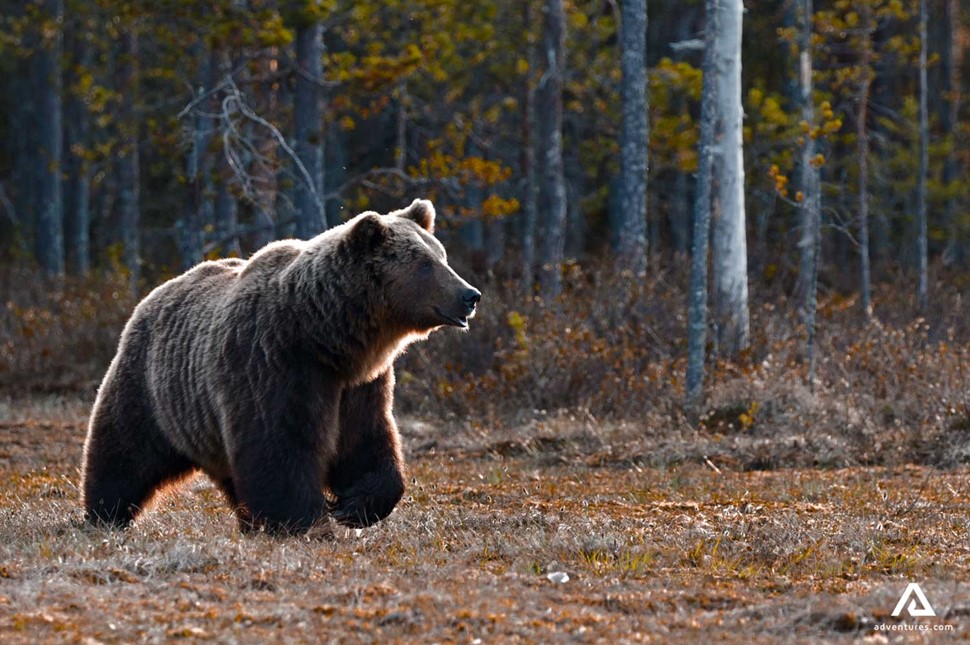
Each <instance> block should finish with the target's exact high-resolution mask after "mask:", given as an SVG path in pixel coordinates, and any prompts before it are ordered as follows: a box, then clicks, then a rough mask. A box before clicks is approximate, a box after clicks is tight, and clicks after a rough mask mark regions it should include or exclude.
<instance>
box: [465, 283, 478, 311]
mask: <svg viewBox="0 0 970 645" xmlns="http://www.w3.org/2000/svg"><path fill="white" fill-rule="evenodd" d="M481 299H482V292H481V291H479V290H478V289H475V288H474V287H472V288H469V289H468V291H466V292H465V295H464V296H462V300H463V301H464V303H465V307H467V308H468V311H469V312H472V311H475V305H477V304H478V302H479V301H480V300H481Z"/></svg>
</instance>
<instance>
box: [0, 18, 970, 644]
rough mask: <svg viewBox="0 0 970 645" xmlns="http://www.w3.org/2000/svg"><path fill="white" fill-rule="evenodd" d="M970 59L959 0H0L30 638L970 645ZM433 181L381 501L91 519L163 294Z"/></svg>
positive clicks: (20, 524) (198, 501) (187, 490)
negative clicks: (932, 642)
mask: <svg viewBox="0 0 970 645" xmlns="http://www.w3.org/2000/svg"><path fill="white" fill-rule="evenodd" d="M968 82H970V7H968V5H967V3H966V2H965V1H964V0H649V1H647V0H522V1H520V2H502V1H498V0H483V1H481V2H461V1H458V0H410V1H409V2H402V1H400V0H387V1H385V2H372V1H369V0H365V1H357V2H347V1H345V0H213V1H207V2H202V1H201V0H155V1H154V2H147V1H145V0H128V1H124V2H111V1H109V0H0V87H2V88H3V91H2V92H0V635H2V637H3V639H4V640H5V641H6V640H8V639H9V640H10V641H11V642H37V640H38V639H40V640H47V641H56V642H61V641H63V642H72V641H74V640H78V639H80V638H82V637H91V638H93V639H95V640H96V641H97V640H104V641H107V640H121V641H132V640H162V639H169V638H174V637H178V638H186V639H189V640H205V639H210V638H214V639H217V640H246V641H253V640H256V641H258V640H266V639H270V640H284V641H290V640H291V641H303V640H318V639H324V638H325V639H340V638H352V639H357V640H387V639H390V640H414V639H427V640H435V641H442V640H445V641H458V640H461V641H464V640H469V641H471V640H474V639H476V638H491V639H493V640H494V639H497V640H509V639H513V638H516V639H520V640H525V641H545V640H550V639H557V638H570V637H571V638H575V639H578V640H583V641H585V640H597V639H605V638H615V639H618V640H621V641H624V640H631V641H638V640H649V639H650V638H651V637H653V638H657V637H658V635H661V636H659V637H661V638H664V639H665V640H671V641H673V642H678V641H685V642H690V641H696V640H698V639H707V638H711V639H714V638H717V637H721V638H731V637H734V638H738V637H739V635H744V636H745V637H751V638H756V639H762V640H775V639H788V640H790V639H798V638H803V639H808V640H835V639H841V638H843V637H848V636H864V635H873V634H876V633H877V632H879V631H885V630H888V629H889V628H892V627H906V626H908V627H912V628H913V629H914V630H917V631H918V630H919V629H924V630H930V631H933V630H935V631H940V632H945V633H943V634H934V637H935V636H939V637H940V638H943V639H946V638H951V639H953V640H954V642H956V641H959V640H960V639H961V638H970V609H968V608H970V565H968V563H970V551H968V550H967V545H966V535H967V532H968V531H970V514H968V513H967V508H968V507H970V465H968V464H970V181H968V180H967V178H968V176H970V174H968V172H970V105H968V104H970V101H968V100H967V98H966V96H965V92H966V90H967V86H968ZM415 198H427V199H430V200H431V201H432V202H433V203H434V206H435V209H436V211H437V224H436V231H435V235H436V236H437V237H438V238H439V239H440V240H441V241H442V243H443V244H444V245H445V247H446V248H447V249H448V253H449V255H448V257H449V262H450V264H451V265H452V266H453V267H454V268H455V270H456V271H457V272H458V273H459V274H460V275H462V276H463V277H465V278H467V279H468V281H469V282H471V283H472V284H474V285H476V286H477V287H478V288H479V289H480V290H481V292H482V301H481V305H480V307H479V313H478V315H477V316H476V317H475V318H474V319H473V320H471V322H470V329H469V330H468V331H467V332H466V333H457V332H454V331H452V330H448V331H442V332H440V333H437V334H435V335H434V336H432V337H431V339H430V340H429V341H428V342H426V343H424V344H421V345H416V346H413V347H412V348H411V349H409V351H408V352H407V354H406V355H404V356H402V357H401V358H400V359H399V360H398V361H397V363H396V376H397V385H396V389H395V397H396V404H395V405H396V411H397V414H398V421H399V425H400V430H401V433H402V435H403V437H404V444H405V454H406V457H407V461H408V464H409V469H410V475H411V476H412V480H411V481H410V486H409V488H408V492H407V497H406V498H405V500H404V501H403V502H402V505H401V506H400V507H399V508H398V510H396V511H395V512H394V514H393V515H392V516H391V517H390V518H388V520H386V521H385V522H384V523H382V524H380V525H378V526H377V527H374V528H368V529H365V530H363V531H362V532H361V531H357V532H356V533H355V532H354V531H350V530H347V531H346V532H338V534H337V535H336V537H335V539H334V540H332V541H330V542H327V543H323V544H317V543H312V542H310V543H308V542H305V541H299V540H293V541H291V542H290V543H289V544H286V543H285V542H282V541H279V540H274V539H273V538H270V537H268V536H261V537H259V538H255V539H249V538H245V539H244V538H242V537H241V536H240V534H239V532H238V530H237V529H236V528H235V525H234V524H233V523H232V522H231V519H230V517H229V513H228V511H227V509H226V507H225V505H224V504H223V503H222V502H221V498H220V493H219V491H218V490H217V489H216V488H215V487H214V486H213V485H212V483H211V482H208V480H206V479H205V478H204V477H201V476H200V477H197V478H195V479H192V480H189V481H188V482H185V483H182V484H180V485H178V486H176V487H173V488H174V490H173V491H172V492H169V493H166V494H165V495H159V496H158V499H156V500H155V502H154V504H153V506H152V509H151V512H150V513H149V514H147V516H146V517H145V519H144V520H140V521H139V522H138V523H136V525H135V526H134V527H132V529H130V530H129V531H128V532H126V533H125V534H117V535H116V534H109V533H104V532H97V531H91V530H89V529H82V528H79V527H78V524H77V521H78V514H79V506H78V499H79V496H80V492H79V490H78V477H79V468H80V462H81V451H82V446H83V442H84V435H85V427H86V424H87V419H88V414H89V412H90V408H91V405H92V403H93V401H94V397H95V394H96V392H97V388H98V384H99V383H100V381H101V378H102V377H103V375H104V373H105V370H106V369H107V366H108V364H109V362H110V361H111V358H112V356H113V355H114V353H115V350H116V349H117V346H118V339H119V335H120V333H121V330H122V328H123V326H124V325H125V322H126V321H127V320H128V317H129V316H130V315H131V313H132V310H133V309H134V307H135V305H136V304H137V303H138V302H139V300H140V299H141V298H142V297H144V296H145V295H146V294H148V293H149V292H150V291H151V290H152V289H153V288H155V287H156V286H158V285H159V284H161V283H163V282H165V281H166V280H168V279H170V278H173V277H175V276H177V275H179V274H180V273H182V272H183V271H186V270H188V269H190V268H191V267H193V266H195V265H197V264H198V263H200V262H202V261H204V260H207V259H217V258H226V257H239V258H244V259H245V258H248V257H250V256H251V255H252V254H253V253H254V252H256V251H258V250H259V249H260V248H262V247H264V246H265V245H266V244H268V243H270V242H272V241H274V240H281V239H288V238H299V239H310V238H312V237H313V236H315V235H317V234H319V233H322V232H324V231H326V230H328V229H330V228H333V227H335V226H338V225H340V224H341V223H343V222H345V221H347V220H349V219H350V218H352V217H354V216H355V215H357V214H358V213H361V212H363V211H366V210H375V211H378V212H380V213H387V212H389V211H392V210H395V209H399V208H403V207H404V206H406V205H407V204H410V203H411V201H412V200H414V199H415ZM415 576H421V577H423V578H424V579H425V580H426V581H427V585H426V587H425V588H423V589H416V588H414V585H413V580H412V579H413V578H414V577H415ZM907 582H919V583H920V584H922V585H923V589H924V590H925V591H926V594H927V598H928V599H929V601H930V602H931V603H932V604H933V606H934V607H935V609H936V616H935V618H932V619H922V620H921V619H919V618H917V616H918V614H912V615H910V616H908V617H907V616H905V615H904V616H897V615H891V613H890V612H891V610H892V609H893V606H894V605H895V604H896V601H897V600H898V599H899V595H900V593H902V592H903V589H904V588H906V583H907ZM321 585H323V586H322V587H321ZM321 589H323V591H321ZM806 607H808V608H806ZM553 608H554V609H553ZM547 609H548V611H547Z"/></svg>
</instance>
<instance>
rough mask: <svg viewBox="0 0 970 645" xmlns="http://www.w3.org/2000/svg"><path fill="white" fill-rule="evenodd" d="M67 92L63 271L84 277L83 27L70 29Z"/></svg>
mask: <svg viewBox="0 0 970 645" xmlns="http://www.w3.org/2000/svg"><path fill="white" fill-rule="evenodd" d="M73 27H74V31H75V36H74V42H73V43H72V47H71V67H72V69H71V73H70V74H69V75H68V78H69V79H70V80H69V83H70V88H69V89H68V99H67V104H66V106H65V114H66V117H67V123H66V124H65V142H64V147H65V150H66V153H65V155H64V156H65V163H66V166H67V180H66V183H65V185H64V237H65V251H66V253H65V255H66V259H67V270H68V272H70V273H71V274H72V275H84V274H86V273H87V272H88V271H89V270H90V268H91V237H90V231H91V170H90V167H89V163H88V161H87V160H86V159H85V157H84V153H85V151H86V150H87V149H88V147H89V146H90V143H91V141H90V131H91V118H90V114H89V113H88V108H87V106H86V105H85V104H84V100H83V98H82V97H81V96H80V94H79V92H80V91H81V88H80V87H78V85H77V84H78V80H79V78H80V76H81V74H83V73H85V72H86V71H88V70H89V69H90V67H91V63H92V59H93V52H92V49H91V46H90V44H89V43H88V42H87V40H86V39H85V38H84V35H83V33H84V32H83V23H82V22H81V21H77V22H75V23H74V25H73Z"/></svg>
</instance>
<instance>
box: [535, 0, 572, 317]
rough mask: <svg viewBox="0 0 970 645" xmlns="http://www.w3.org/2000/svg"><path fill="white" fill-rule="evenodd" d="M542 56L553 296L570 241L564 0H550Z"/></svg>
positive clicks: (543, 279) (543, 243) (543, 272)
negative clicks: (565, 158) (564, 138)
mask: <svg viewBox="0 0 970 645" xmlns="http://www.w3.org/2000/svg"><path fill="white" fill-rule="evenodd" d="M543 11H544V12H545V16H544V19H543V28H542V47H541V50H540V57H541V58H542V61H543V75H542V78H540V79H539V84H538V87H537V89H536V109H537V111H538V113H539V114H542V117H543V118H542V119H540V120H539V128H538V130H539V133H538V134H539V140H538V144H539V145H538V147H539V151H540V153H541V155H542V178H541V182H542V184H541V190H542V209H541V210H540V213H539V215H540V218H541V219H540V222H539V223H540V227H539V230H540V231H541V234H542V235H541V239H540V240H539V245H538V251H539V254H538V255H539V257H538V260H539V286H540V290H541V292H542V296H543V297H544V298H546V299H552V298H555V297H556V296H558V295H559V294H560V293H561V292H562V276H561V266H562V260H563V247H564V245H565V241H566V231H565V226H566V180H565V177H564V175H563V158H562V110H563V106H562V87H563V76H564V74H565V60H564V59H565V50H566V14H565V9H564V7H563V0H546V2H545V6H544V9H543Z"/></svg>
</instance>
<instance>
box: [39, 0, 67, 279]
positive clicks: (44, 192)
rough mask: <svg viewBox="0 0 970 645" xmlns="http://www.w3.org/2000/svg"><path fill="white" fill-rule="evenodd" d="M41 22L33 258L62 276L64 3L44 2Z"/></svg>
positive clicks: (49, 0) (48, 269)
mask: <svg viewBox="0 0 970 645" xmlns="http://www.w3.org/2000/svg"><path fill="white" fill-rule="evenodd" d="M41 11H42V18H43V20H44V22H45V23H48V24H51V25H53V26H54V28H53V29H51V30H47V29H44V33H42V35H41V38H40V47H39V48H38V50H37V53H36V55H35V56H36V59H35V61H34V73H35V74H36V76H35V78H36V88H37V105H38V114H37V121H38V123H37V142H38V148H39V149H38V150H37V154H36V160H35V163H36V164H37V170H36V175H35V176H36V177H37V189H38V190H37V206H36V208H37V220H36V228H35V230H34V244H35V249H36V257H37V260H38V262H39V263H40V267H41V269H43V270H44V273H46V274H48V275H61V274H63V273H64V204H63V198H62V192H61V191H62V189H61V169H62V166H61V157H62V152H63V143H64V139H63V137H64V132H63V130H62V121H61V85H62V82H61V54H62V50H63V46H62V43H63V31H62V28H61V26H62V23H63V21H64V2H63V0H44V3H43V7H42V10H41Z"/></svg>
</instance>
